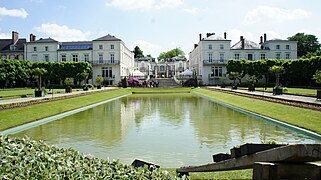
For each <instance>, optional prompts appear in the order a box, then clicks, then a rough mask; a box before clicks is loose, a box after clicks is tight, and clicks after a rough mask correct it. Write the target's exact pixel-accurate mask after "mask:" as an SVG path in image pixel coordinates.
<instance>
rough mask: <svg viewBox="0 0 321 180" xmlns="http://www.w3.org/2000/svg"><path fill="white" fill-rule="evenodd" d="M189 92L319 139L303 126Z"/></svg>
mask: <svg viewBox="0 0 321 180" xmlns="http://www.w3.org/2000/svg"><path fill="white" fill-rule="evenodd" d="M191 94H193V95H195V96H198V97H202V98H204V99H207V100H209V101H211V102H214V103H217V104H219V105H222V106H224V107H227V108H230V109H233V110H235V111H238V112H241V113H244V114H247V115H250V116H252V117H256V118H259V119H262V120H264V121H268V122H271V123H274V124H277V125H279V126H282V127H286V128H288V129H291V130H294V131H296V132H300V133H302V134H304V135H307V136H310V137H313V138H316V139H318V140H321V135H320V134H318V133H315V132H313V131H310V130H307V129H304V128H300V127H298V126H294V125H291V124H288V123H284V122H281V121H278V120H276V119H273V118H269V117H266V116H263V115H260V114H257V113H254V112H251V111H248V110H245V109H242V108H238V107H235V106H232V105H229V104H225V103H222V102H220V101H217V100H214V99H212V98H209V97H207V96H203V95H201V94H198V93H197V92H191Z"/></svg>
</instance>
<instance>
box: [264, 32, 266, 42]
mask: <svg viewBox="0 0 321 180" xmlns="http://www.w3.org/2000/svg"><path fill="white" fill-rule="evenodd" d="M264 42H266V33H264Z"/></svg>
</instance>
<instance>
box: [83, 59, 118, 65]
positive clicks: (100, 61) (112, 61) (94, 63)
mask: <svg viewBox="0 0 321 180" xmlns="http://www.w3.org/2000/svg"><path fill="white" fill-rule="evenodd" d="M88 62H89V63H90V64H92V65H97V64H119V60H94V61H88Z"/></svg>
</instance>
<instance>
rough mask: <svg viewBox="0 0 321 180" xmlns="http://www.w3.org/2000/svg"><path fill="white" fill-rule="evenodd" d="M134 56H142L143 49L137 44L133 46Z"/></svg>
mask: <svg viewBox="0 0 321 180" xmlns="http://www.w3.org/2000/svg"><path fill="white" fill-rule="evenodd" d="M134 57H135V58H142V57H144V54H143V51H142V50H141V49H140V48H139V47H138V46H136V47H135V48H134Z"/></svg>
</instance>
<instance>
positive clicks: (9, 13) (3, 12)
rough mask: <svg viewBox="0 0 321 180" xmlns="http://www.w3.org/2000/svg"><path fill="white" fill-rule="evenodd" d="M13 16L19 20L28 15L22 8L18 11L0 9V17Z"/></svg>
mask: <svg viewBox="0 0 321 180" xmlns="http://www.w3.org/2000/svg"><path fill="white" fill-rule="evenodd" d="M1 15H2V16H14V17H20V18H26V17H27V16H28V13H27V11H26V10H24V9H23V8H20V9H7V8H5V7H0V16H1Z"/></svg>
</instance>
